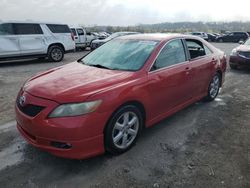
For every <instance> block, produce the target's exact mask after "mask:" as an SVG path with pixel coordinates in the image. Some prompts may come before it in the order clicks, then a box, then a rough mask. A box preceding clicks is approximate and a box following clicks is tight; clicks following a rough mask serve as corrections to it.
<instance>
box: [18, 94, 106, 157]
mask: <svg viewBox="0 0 250 188" xmlns="http://www.w3.org/2000/svg"><path fill="white" fill-rule="evenodd" d="M22 96H25V97H26V99H27V103H29V104H34V105H36V104H37V105H38V104H39V105H42V106H45V108H44V110H42V111H41V112H40V113H38V114H37V115H36V116H34V117H30V116H28V115H26V114H25V113H24V112H22V111H21V110H20V108H19V107H18V105H16V107H15V110H16V121H17V129H18V130H19V132H20V133H21V135H22V136H23V137H24V138H25V139H26V140H27V141H28V142H29V143H30V144H32V145H33V146H35V147H37V148H40V149H42V150H45V151H47V152H49V153H51V154H53V155H56V156H60V157H65V158H73V159H85V158H89V157H92V156H96V155H99V154H102V153H104V152H105V149H104V138H103V130H104V126H105V124H106V121H107V117H108V116H107V114H105V113H104V114H103V113H95V112H94V113H91V114H88V115H82V116H77V117H64V118H47V117H48V114H49V113H50V112H51V111H52V110H53V109H54V108H55V107H56V106H57V105H58V104H57V103H56V102H53V101H49V100H46V99H41V98H39V97H35V96H32V95H30V94H29V93H26V92H24V93H23V94H22ZM55 142H59V143H67V144H70V146H71V147H70V148H66V149H65V148H58V147H55V146H54V145H53V144H52V143H55Z"/></svg>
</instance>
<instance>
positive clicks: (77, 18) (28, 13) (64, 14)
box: [0, 0, 249, 26]
mask: <svg viewBox="0 0 250 188" xmlns="http://www.w3.org/2000/svg"><path fill="white" fill-rule="evenodd" d="M113 2H114V1H113ZM115 2H116V3H115V4H114V3H110V0H95V1H93V0H67V1H62V0H19V1H17V0H0V6H1V10H0V19H1V20H34V21H43V22H59V23H67V24H70V25H79V24H80V25H86V26H88V25H123V26H124V25H134V24H139V23H159V22H166V21H214V18H212V17H210V16H213V14H212V13H209V14H206V13H197V14H195V11H190V10H188V11H187V10H186V11H185V10H175V11H174V12H172V13H168V12H167V11H166V12H165V13H164V12H160V11H158V10H157V9H156V8H153V7H147V5H146V4H145V5H144V3H141V4H140V6H133V4H132V5H131V4H128V5H129V6H126V3H124V2H125V1H121V0H120V1H115ZM119 2H120V3H119ZM201 7H203V5H201ZM203 8H204V7H203ZM177 9H178V8H177ZM208 12H210V11H208ZM235 14H236V13H235ZM233 18H235V19H237V20H248V19H249V16H242V14H236V15H235V16H234V17H233ZM230 19H232V18H230ZM218 20H220V18H218Z"/></svg>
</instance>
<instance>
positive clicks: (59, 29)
mask: <svg viewBox="0 0 250 188" xmlns="http://www.w3.org/2000/svg"><path fill="white" fill-rule="evenodd" d="M46 25H47V27H48V28H49V29H50V31H51V32H52V33H71V31H70V29H69V27H68V26H67V25H57V24H46Z"/></svg>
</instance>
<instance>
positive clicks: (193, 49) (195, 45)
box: [186, 39, 206, 59]
mask: <svg viewBox="0 0 250 188" xmlns="http://www.w3.org/2000/svg"><path fill="white" fill-rule="evenodd" d="M186 44H187V48H188V51H189V54H190V58H191V59H195V58H198V57H202V56H205V55H206V51H205V49H204V46H203V44H202V42H200V41H198V40H194V39H190V40H189V39H187V40H186Z"/></svg>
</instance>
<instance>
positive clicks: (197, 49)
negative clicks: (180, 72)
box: [185, 39, 218, 97]
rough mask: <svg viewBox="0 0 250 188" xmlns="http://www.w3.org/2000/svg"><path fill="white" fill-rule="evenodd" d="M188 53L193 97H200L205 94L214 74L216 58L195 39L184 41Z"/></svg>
mask: <svg viewBox="0 0 250 188" xmlns="http://www.w3.org/2000/svg"><path fill="white" fill-rule="evenodd" d="M185 41H186V46H187V49H188V52H189V56H190V57H189V58H190V67H191V69H192V78H191V81H192V91H193V97H200V96H202V95H205V94H206V93H207V89H208V84H209V83H210V80H211V78H212V76H213V73H214V72H215V68H214V67H215V64H216V63H217V61H218V60H217V59H216V56H215V55H214V53H213V51H212V50H211V49H209V48H208V47H207V46H206V45H205V44H204V43H202V42H201V41H200V40H196V39H186V40H185Z"/></svg>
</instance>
